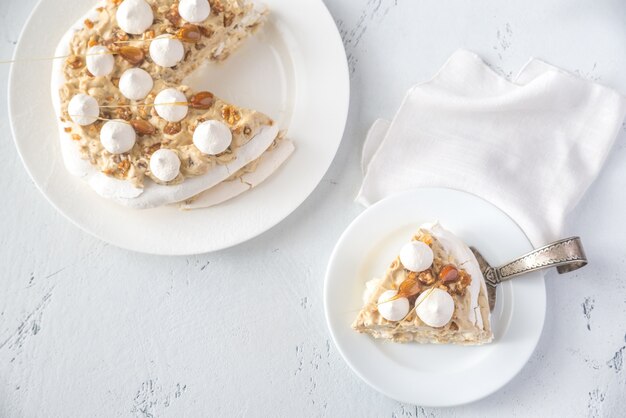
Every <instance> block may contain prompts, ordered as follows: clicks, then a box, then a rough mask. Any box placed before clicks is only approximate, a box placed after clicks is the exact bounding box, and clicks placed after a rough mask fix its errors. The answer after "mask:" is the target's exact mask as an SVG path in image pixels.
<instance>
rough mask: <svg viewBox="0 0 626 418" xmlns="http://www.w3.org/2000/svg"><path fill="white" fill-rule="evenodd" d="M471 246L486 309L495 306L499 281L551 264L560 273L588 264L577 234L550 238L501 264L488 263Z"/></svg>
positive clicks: (548, 266) (544, 267) (491, 308)
mask: <svg viewBox="0 0 626 418" xmlns="http://www.w3.org/2000/svg"><path fill="white" fill-rule="evenodd" d="M471 250H472V252H473V253H474V255H475V256H476V259H477V260H478V264H479V266H480V271H482V273H483V276H485V282H486V284H487V294H488V297H489V309H490V310H492V311H493V308H494V306H496V286H497V285H498V283H501V282H503V281H505V280H510V279H512V278H514V277H517V276H521V275H522V274H526V273H530V272H531V271H535V270H542V269H546V268H550V267H556V270H557V271H558V272H559V274H563V273H569V272H570V271H574V270H577V269H579V268H581V267H584V266H585V265H586V264H587V257H586V256H585V250H584V249H583V244H582V242H581V241H580V238H579V237H570V238H565V239H562V240H560V241H556V242H553V243H552V244H548V245H546V246H545V247H541V248H538V249H536V250H534V251H531V252H529V253H528V254H524V255H523V256H521V257H519V258H517V259H515V260H513V261H511V262H510V263H507V264H505V265H503V266H501V267H491V265H490V264H489V263H488V262H487V260H485V258H484V257H483V256H482V254H480V252H479V251H478V250H477V249H476V248H474V247H471Z"/></svg>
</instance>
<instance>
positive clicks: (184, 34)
mask: <svg viewBox="0 0 626 418" xmlns="http://www.w3.org/2000/svg"><path fill="white" fill-rule="evenodd" d="M176 37H177V38H178V39H180V40H181V41H183V42H189V43H192V44H195V43H197V42H200V39H202V32H201V31H200V28H198V26H196V25H192V24H191V23H187V24H186V25H185V26H183V27H182V28H180V29H179V30H178V32H177V33H176Z"/></svg>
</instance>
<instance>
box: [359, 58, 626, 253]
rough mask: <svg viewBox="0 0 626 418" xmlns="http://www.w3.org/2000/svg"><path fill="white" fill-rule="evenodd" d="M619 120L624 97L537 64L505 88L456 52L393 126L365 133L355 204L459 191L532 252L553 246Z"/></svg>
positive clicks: (379, 125) (412, 96) (413, 92)
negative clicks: (520, 233) (410, 193)
mask: <svg viewBox="0 0 626 418" xmlns="http://www.w3.org/2000/svg"><path fill="white" fill-rule="evenodd" d="M625 116H626V98H625V97H624V96H622V95H620V94H618V93H616V92H615V91H613V90H611V89H609V88H607V87H604V86H601V85H599V84H596V83H592V82H590V81H587V80H583V79H581V78H579V77H576V76H574V75H572V74H570V73H567V72H565V71H563V70H560V69H558V68H556V67H553V66H551V65H549V64H546V63H545V62H542V61H540V60H537V59H531V60H530V61H529V62H528V63H527V64H526V65H525V66H524V67H523V68H522V70H521V71H520V73H519V74H518V75H517V77H516V78H515V80H514V81H513V82H509V81H508V80H506V79H504V78H503V77H501V76H499V75H498V74H496V73H495V72H494V71H493V70H491V68H489V67H488V66H487V64H485V63H484V62H483V61H482V60H481V59H480V57H478V56H477V55H476V54H474V53H472V52H469V51H464V50H459V51H457V52H455V53H454V54H453V55H452V56H451V57H450V58H449V59H448V61H447V62H446V63H445V64H444V66H443V68H442V69H441V70H439V72H438V73H437V75H435V77H434V78H433V79H432V80H430V81H428V82H425V83H422V84H418V85H416V86H414V87H413V88H411V89H410V90H409V91H408V93H407V95H406V97H405V98H404V101H403V102H402V104H401V106H400V109H399V110H398V113H397V114H396V116H395V117H394V119H393V121H391V122H388V121H385V120H380V119H379V120H377V121H376V122H375V123H374V125H373V126H372V127H371V129H370V131H369V132H368V135H367V138H366V141H365V144H364V147H363V160H362V167H363V173H364V179H363V184H362V186H361V190H360V191H359V194H358V196H357V199H356V200H357V202H360V203H362V204H364V205H366V206H368V205H370V204H373V203H375V202H376V201H378V200H380V199H382V198H384V197H386V196H389V195H391V194H394V193H397V192H400V191H404V190H408V189H412V188H416V187H429V186H430V187H447V188H452V189H458V190H463V191H467V192H470V193H473V194H475V195H477V196H480V197H482V198H483V199H486V200H488V201H490V202H491V203H493V204H495V205H496V206H498V207H499V208H500V209H502V210H503V211H505V212H506V213H507V214H509V216H511V217H512V218H513V219H514V220H515V221H516V222H517V223H518V224H519V225H520V227H521V228H522V229H523V230H524V232H526V234H527V235H528V237H529V238H530V240H531V241H532V243H533V244H534V245H535V246H540V245H543V244H546V243H548V242H550V241H553V240H555V239H558V238H561V237H560V233H561V230H562V226H563V221H564V217H565V215H566V214H567V213H568V212H569V211H570V210H571V209H572V208H573V207H574V206H575V205H576V204H577V203H578V201H579V200H580V198H581V197H582V195H583V194H584V192H585V191H586V190H587V188H588V187H589V185H590V184H591V183H592V182H593V180H594V179H595V178H596V176H597V175H598V172H599V171H600V168H601V167H602V164H603V163H604V161H605V159H606V157H607V155H608V153H609V151H610V149H611V147H612V145H613V142H614V141H615V138H616V136H617V134H618V132H619V130H620V129H621V126H622V121H623V120H624V117H625Z"/></svg>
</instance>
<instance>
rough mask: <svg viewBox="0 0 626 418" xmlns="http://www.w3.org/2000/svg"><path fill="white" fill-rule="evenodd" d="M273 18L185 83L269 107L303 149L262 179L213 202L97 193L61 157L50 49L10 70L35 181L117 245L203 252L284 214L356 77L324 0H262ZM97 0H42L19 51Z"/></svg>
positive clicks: (313, 176) (15, 125)
mask: <svg viewBox="0 0 626 418" xmlns="http://www.w3.org/2000/svg"><path fill="white" fill-rule="evenodd" d="M262 2H263V3H265V4H267V6H268V7H269V9H270V11H271V17H270V19H269V21H268V22H267V24H266V26H265V27H264V28H262V29H261V30H260V31H259V32H258V33H257V34H256V35H255V36H254V37H252V38H251V39H248V40H247V41H246V42H245V43H244V45H243V47H242V48H241V50H239V51H237V52H236V53H234V54H233V55H232V56H231V57H230V58H229V59H228V60H227V61H226V62H225V63H223V64H220V65H215V64H211V65H206V66H204V67H202V68H201V69H200V70H199V72H198V73H196V74H194V75H193V76H191V77H190V78H189V80H188V81H189V84H190V85H191V86H192V87H195V88H198V89H207V90H210V91H213V92H214V93H216V94H218V95H220V96H221V97H222V98H224V99H226V100H227V101H232V102H233V103H235V104H237V105H239V106H242V107H250V108H254V109H257V110H260V111H262V112H264V113H266V114H268V115H270V116H271V117H273V118H274V119H275V120H276V121H277V122H278V124H279V126H280V127H281V128H283V129H288V134H287V137H288V138H290V139H291V140H293V142H294V143H295V146H296V151H295V152H294V154H293V155H292V156H291V157H290V159H289V160H288V161H287V162H286V163H285V165H284V166H283V167H281V168H280V169H279V171H277V172H276V173H274V174H273V175H272V177H270V178H269V179H268V180H267V181H266V182H264V183H263V184H261V185H260V186H258V187H257V188H255V189H253V190H251V191H249V192H246V193H244V194H243V195H242V196H239V197H237V198H235V199H233V200H232V201H229V202H227V203H225V204H222V205H219V206H217V207H214V208H209V209H204V210H196V211H188V212H184V211H180V210H178V209H177V208H176V207H163V208H157V209H150V210H145V211H136V210H131V209H127V208H124V207H121V206H119V205H117V204H116V203H114V202H111V201H108V200H105V199H102V198H100V197H99V196H98V195H96V193H95V192H94V191H92V190H91V189H90V188H89V186H88V185H86V184H84V183H83V182H82V181H81V180H80V179H78V178H76V177H72V176H71V175H70V174H68V173H67V172H66V170H65V167H64V166H63V160H62V157H61V150H60V147H59V138H58V136H57V127H56V121H55V116H54V111H53V108H52V101H51V99H50V96H51V94H50V76H51V74H50V73H51V68H52V62H51V61H19V62H16V63H14V64H13V66H12V68H11V74H10V77H9V114H10V120H11V128H12V130H13V137H14V139H15V143H16V146H17V149H18V151H19V153H20V156H21V158H22V161H23V162H24V165H25V166H26V169H27V170H28V172H29V173H30V175H31V177H32V178H33V181H34V182H35V184H36V185H37V187H38V188H39V189H40V190H41V192H42V193H43V194H44V195H45V196H46V198H47V199H48V200H49V201H50V203H52V205H54V206H55V207H56V208H57V209H58V210H59V211H60V212H61V213H62V214H63V215H65V216H66V217H67V218H68V219H70V220H71V221H72V222H74V223H75V224H76V225H78V226H79V227H81V228H82V229H84V230H85V231H87V232H89V233H91V234H93V235H95V236H97V237H99V238H100V239H102V240H104V241H107V242H109V243H111V244H114V245H117V246H119V247H123V248H127V249H131V250H135V251H140V252H146V253H154V254H168V255H180V254H195V253H204V252H209V251H215V250H219V249H223V248H226V247H230V246H232V245H235V244H238V243H241V242H243V241H246V240H248V239H251V238H253V237H255V236H257V235H259V234H261V233H262V232H264V231H266V230H268V229H269V228H271V227H272V226H274V225H276V224H277V223H278V222H280V221H281V220H283V219H284V218H285V217H287V216H288V215H289V214H290V213H291V212H293V211H294V210H295V209H296V208H297V207H298V206H299V205H300V204H301V203H302V202H303V201H304V199H306V197H307V196H308V195H309V194H310V193H311V192H312V191H313V189H314V188H315V186H317V184H318V183H319V182H320V180H321V179H322V177H323V176H324V173H325V172H326V170H327V169H328V167H329V166H330V163H331V162H332V160H333V158H334V156H335V153H336V151H337V148H338V147H339V143H340V142H341V137H342V135H343V130H344V127H345V122H346V118H347V114H348V102H349V85H350V83H349V77H348V66H347V62H346V56H345V52H344V49H343V44H342V41H341V37H340V35H339V32H338V31H337V27H336V26H335V23H334V21H333V19H332V17H331V15H330V13H329V12H328V10H327V9H326V7H325V6H324V3H323V2H322V1H321V0H298V1H293V0H263V1H262ZM96 3H97V1H96V0H64V1H58V0H41V1H40V2H39V4H38V5H37V7H36V8H35V9H34V10H33V13H32V14H31V16H30V18H29V19H28V22H27V23H26V26H25V27H24V29H23V32H22V35H21V37H20V41H19V43H18V45H17V48H16V51H15V57H14V58H15V59H16V60H25V59H29V58H30V59H33V58H38V57H52V56H53V53H54V50H55V48H56V46H57V43H58V42H59V40H60V39H61V37H62V36H63V34H64V33H65V32H66V31H67V30H68V28H69V27H70V26H71V25H72V24H73V23H74V22H75V21H76V20H77V19H79V18H81V17H82V16H83V15H84V14H85V13H87V11H89V10H90V8H92V7H95V6H96Z"/></svg>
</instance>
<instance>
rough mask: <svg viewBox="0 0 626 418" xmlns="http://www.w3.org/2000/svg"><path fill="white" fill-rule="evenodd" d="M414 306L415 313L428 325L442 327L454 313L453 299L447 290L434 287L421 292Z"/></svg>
mask: <svg viewBox="0 0 626 418" xmlns="http://www.w3.org/2000/svg"><path fill="white" fill-rule="evenodd" d="M415 306H416V308H415V313H416V314H417V316H419V318H420V319H421V320H422V322H424V323H425V324H426V325H428V326H429V327H434V328H439V327H443V326H444V325H446V324H447V323H448V322H450V320H451V319H452V315H453V314H454V299H452V296H450V294H449V293H448V292H446V291H445V290H442V289H439V288H436V287H435V288H433V289H428V290H425V291H424V292H422V294H421V295H419V297H418V298H417V300H416V301H415Z"/></svg>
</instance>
